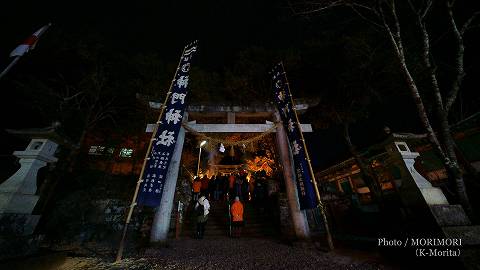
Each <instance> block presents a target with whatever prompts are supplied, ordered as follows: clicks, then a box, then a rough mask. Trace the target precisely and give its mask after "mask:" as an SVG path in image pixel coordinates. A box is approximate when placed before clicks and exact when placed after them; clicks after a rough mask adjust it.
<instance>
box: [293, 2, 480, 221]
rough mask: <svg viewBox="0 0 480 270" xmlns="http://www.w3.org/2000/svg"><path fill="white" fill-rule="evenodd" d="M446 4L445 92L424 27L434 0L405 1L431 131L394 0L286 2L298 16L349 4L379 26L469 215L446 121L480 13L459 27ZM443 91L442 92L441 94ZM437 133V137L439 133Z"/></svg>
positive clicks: (453, 4)
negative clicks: (448, 78)
mask: <svg viewBox="0 0 480 270" xmlns="http://www.w3.org/2000/svg"><path fill="white" fill-rule="evenodd" d="M441 2H443V3H444V4H445V7H446V9H447V14H448V18H446V19H447V20H448V21H449V24H450V28H451V31H452V32H453V35H454V38H455V40H456V51H455V52H453V53H454V54H455V56H456V59H455V63H456V68H455V79H454V80H453V81H452V84H451V86H450V87H446V88H447V89H445V90H444V91H441V90H440V85H439V83H438V78H437V70H436V67H435V66H434V62H433V61H432V60H433V55H432V49H431V39H430V36H429V32H428V29H427V17H428V15H429V14H430V13H431V10H432V7H433V5H434V4H435V3H436V2H435V1H433V0H422V1H416V3H415V4H414V3H413V2H412V1H410V0H409V1H408V5H409V7H410V10H411V11H412V12H413V14H414V19H415V22H416V24H417V26H418V29H419V30H420V31H419V32H420V35H419V41H420V43H421V44H422V46H421V48H420V54H421V55H422V62H423V65H424V69H425V71H426V72H427V74H428V77H429V85H430V88H431V91H432V93H433V97H434V107H435V110H436V116H437V118H438V122H439V128H438V130H437V132H435V131H434V129H433V127H432V124H431V121H430V118H429V116H428V114H427V110H426V109H425V105H424V99H422V96H421V95H420V91H419V87H418V85H419V84H418V82H417V80H416V79H415V78H414V77H413V76H412V72H411V69H412V68H411V66H410V65H409V64H408V63H407V52H406V50H405V44H404V41H403V39H402V31H401V25H402V24H401V22H400V19H399V16H398V10H397V5H396V1H395V0H376V1H373V0H372V1H356V0H339V1H333V0H323V1H322V0H317V1H297V2H291V1H289V6H290V8H291V9H292V11H293V12H294V14H298V15H309V14H314V13H318V12H321V11H324V10H327V9H331V8H334V7H337V6H344V7H349V8H351V10H353V11H354V12H355V13H356V14H358V15H359V16H360V17H361V18H363V19H364V20H366V21H368V22H369V23H371V24H372V25H374V26H376V27H377V28H379V29H382V30H383V31H384V33H385V34H386V38H387V39H388V40H389V42H390V43H391V45H392V49H393V53H394V56H395V58H396V59H397V61H398V64H399V69H400V71H401V73H402V74H403V76H404V80H405V82H406V85H407V87H408V89H409V91H410V95H411V96H412V98H413V100H414V103H415V105H416V108H417V113H418V116H419V118H420V121H421V123H422V125H423V127H424V128H425V129H426V131H427V134H428V138H429V140H430V142H431V143H432V145H433V147H434V149H435V151H436V152H437V153H438V154H439V156H440V157H441V159H442V160H443V163H444V165H445V167H446V169H447V171H448V172H449V174H450V176H451V178H452V179H453V180H454V181H455V185H456V191H457V196H458V199H459V201H460V203H461V204H462V206H463V207H464V209H465V211H466V212H467V214H469V215H470V216H472V208H471V205H470V202H469V199H468V196H467V192H466V187H465V183H464V179H463V172H462V170H461V168H460V165H459V163H458V159H457V156H456V153H455V142H454V140H453V137H452V134H451V132H450V125H449V121H448V114H449V112H450V109H451V107H452V104H453V103H454V102H455V100H456V98H457V96H458V93H459V91H460V86H461V83H462V80H463V78H464V77H465V70H464V51H465V47H464V35H465V33H466V31H467V30H468V29H470V28H471V27H472V23H473V22H474V21H475V18H476V17H477V16H478V15H479V12H478V11H477V12H474V13H473V14H472V15H471V17H469V18H468V19H467V20H465V22H464V23H463V24H462V25H461V26H459V25H458V23H457V19H456V18H455V16H454V6H455V0H445V1H441ZM443 93H444V94H443ZM438 135H440V136H438Z"/></svg>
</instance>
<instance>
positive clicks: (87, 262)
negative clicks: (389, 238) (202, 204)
mask: <svg viewBox="0 0 480 270" xmlns="http://www.w3.org/2000/svg"><path fill="white" fill-rule="evenodd" d="M42 265H43V267H41V268H37V267H31V265H30V266H27V265H23V266H22V267H21V268H19V269H31V270H34V269H42V270H43V269H58V270H84V269H98V270H102V269H108V270H110V269H112V270H113V269H115V270H117V269H118V270H120V269H139V270H143V269H335V270H340V269H391V268H389V267H387V266H385V265H382V264H380V263H379V262H378V261H376V260H375V259H372V257H371V256H366V257H365V256H356V254H355V253H354V255H353V256H352V254H349V255H340V254H339V253H338V252H329V253H325V252H322V251H319V250H317V249H315V248H314V247H313V246H312V245H310V244H305V243H303V244H302V243H298V244H293V245H286V244H282V243H279V242H277V241H276V240H269V239H230V238H219V239H203V240H196V239H182V240H174V241H171V242H170V243H169V245H168V247H162V248H151V249H148V250H146V251H145V252H144V253H143V254H142V255H141V256H140V255H138V257H128V258H125V259H124V260H123V261H122V262H121V263H119V264H115V263H111V261H106V260H105V259H100V258H94V257H63V258H62V259H61V260H56V263H55V264H50V266H48V265H46V264H42ZM24 267H27V268H24ZM0 268H2V267H0ZM13 268H15V267H13ZM9 269H12V268H11V267H9Z"/></svg>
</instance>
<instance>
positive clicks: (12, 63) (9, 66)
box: [0, 56, 21, 79]
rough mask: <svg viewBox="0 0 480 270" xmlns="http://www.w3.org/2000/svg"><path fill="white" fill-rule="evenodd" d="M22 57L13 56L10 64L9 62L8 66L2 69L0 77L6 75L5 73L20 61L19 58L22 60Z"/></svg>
mask: <svg viewBox="0 0 480 270" xmlns="http://www.w3.org/2000/svg"><path fill="white" fill-rule="evenodd" d="M20 57H21V56H17V57H15V58H13V60H12V62H10V64H8V66H7V67H6V68H5V69H4V70H3V71H2V73H0V79H1V78H2V77H3V76H5V74H7V72H8V71H9V70H10V69H11V68H12V67H13V66H14V65H15V64H16V63H17V62H18V60H20Z"/></svg>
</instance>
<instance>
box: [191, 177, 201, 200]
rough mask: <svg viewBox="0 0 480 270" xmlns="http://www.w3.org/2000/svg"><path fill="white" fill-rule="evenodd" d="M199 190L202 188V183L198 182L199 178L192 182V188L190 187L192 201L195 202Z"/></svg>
mask: <svg viewBox="0 0 480 270" xmlns="http://www.w3.org/2000/svg"><path fill="white" fill-rule="evenodd" d="M201 188H202V182H201V181H200V178H198V177H196V178H195V179H194V180H193V186H192V189H193V201H197V200H198V195H199V194H200V190H201Z"/></svg>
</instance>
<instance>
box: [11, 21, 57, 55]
mask: <svg viewBox="0 0 480 270" xmlns="http://www.w3.org/2000/svg"><path fill="white" fill-rule="evenodd" d="M50 25H52V24H51V23H49V24H47V25H45V26H43V27H42V28H40V29H38V30H37V32H35V33H33V34H32V35H31V36H29V37H28V38H27V39H26V40H25V41H24V42H22V44H20V45H18V46H17V47H16V48H15V49H14V50H13V51H12V52H11V53H10V57H14V56H23V55H24V54H25V53H27V52H29V51H31V50H33V49H34V48H35V45H36V44H37V42H38V39H39V38H40V36H41V35H42V34H43V33H45V31H47V29H48V28H49V27H50Z"/></svg>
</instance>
